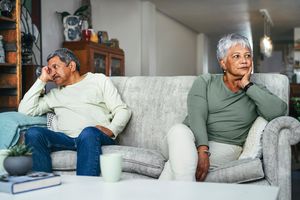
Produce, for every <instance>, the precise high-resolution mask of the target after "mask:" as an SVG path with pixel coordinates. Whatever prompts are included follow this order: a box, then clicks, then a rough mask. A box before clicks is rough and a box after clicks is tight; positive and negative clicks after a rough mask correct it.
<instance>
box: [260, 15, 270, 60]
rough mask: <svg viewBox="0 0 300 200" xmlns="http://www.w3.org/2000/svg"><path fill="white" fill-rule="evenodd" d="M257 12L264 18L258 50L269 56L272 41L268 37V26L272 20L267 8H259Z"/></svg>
mask: <svg viewBox="0 0 300 200" xmlns="http://www.w3.org/2000/svg"><path fill="white" fill-rule="evenodd" d="M259 12H260V13H261V15H262V16H263V19H264V36H263V37H262V38H261V39H260V52H261V53H262V54H263V55H265V56H266V57H271V56H272V51H273V43H272V40H271V37H270V27H271V26H273V21H272V19H271V17H270V15H269V12H268V10H267V9H260V10H259Z"/></svg>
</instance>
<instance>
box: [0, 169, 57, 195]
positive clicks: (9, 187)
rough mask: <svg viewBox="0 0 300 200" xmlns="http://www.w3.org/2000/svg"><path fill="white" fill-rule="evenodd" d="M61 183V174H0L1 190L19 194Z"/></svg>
mask: <svg viewBox="0 0 300 200" xmlns="http://www.w3.org/2000/svg"><path fill="white" fill-rule="evenodd" d="M60 184H61V177H60V175H56V174H53V173H46V172H33V173H30V174H27V175H25V176H9V175H2V176H0V192H6V193H11V194H17V193H21V192H28V191H32V190H37V189H42V188H47V187H52V186H56V185H60Z"/></svg>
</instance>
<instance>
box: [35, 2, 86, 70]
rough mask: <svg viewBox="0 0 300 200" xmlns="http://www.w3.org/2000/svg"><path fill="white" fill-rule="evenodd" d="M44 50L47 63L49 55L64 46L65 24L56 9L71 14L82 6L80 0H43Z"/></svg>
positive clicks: (44, 58) (44, 61)
mask: <svg viewBox="0 0 300 200" xmlns="http://www.w3.org/2000/svg"><path fill="white" fill-rule="evenodd" d="M41 4H42V5H41V7H42V12H41V13H42V19H41V22H42V23H41V24H42V48H43V49H42V51H43V60H42V62H43V64H44V65H45V64H46V63H47V61H46V59H47V56H48V55H49V54H50V53H51V52H52V51H54V50H56V49H58V48H60V47H62V42H63V41H64V37H63V24H62V22H61V18H60V16H59V15H58V14H56V11H58V12H62V11H67V12H69V13H71V14H73V13H74V11H75V10H76V9H77V8H79V7H80V0H63V1H62V0H51V1H50V0H42V1H41Z"/></svg>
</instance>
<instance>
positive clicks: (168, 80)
mask: <svg viewBox="0 0 300 200" xmlns="http://www.w3.org/2000/svg"><path fill="white" fill-rule="evenodd" d="M196 78H197V77H196V76H169V77H159V76H157V77H149V76H136V77H112V81H113V82H114V84H115V86H116V87H117V88H118V90H119V92H120V94H121V96H122V99H123V101H124V102H126V104H127V105H128V106H129V108H130V109H131V110H132V117H131V120H130V122H129V124H128V125H127V127H126V129H125V130H124V132H123V133H121V134H120V135H119V136H118V142H119V143H120V144H122V145H128V146H136V147H144V148H149V149H157V150H159V148H160V145H161V142H162V140H163V138H164V135H165V134H166V133H167V132H168V130H169V129H170V128H171V126H173V125H174V124H176V123H181V122H182V121H183V120H184V118H185V117H186V115H187V106H186V100H187V94H188V92H189V90H190V88H191V86H192V84H193V82H194V80H195V79H196ZM252 80H253V81H254V82H257V83H260V84H263V85H266V87H267V88H268V89H269V90H270V91H271V92H273V93H274V94H276V95H277V96H279V97H280V98H281V99H283V100H284V101H285V102H288V97H289V82H288V79H287V77H286V76H284V75H280V74H254V75H253V76H252Z"/></svg>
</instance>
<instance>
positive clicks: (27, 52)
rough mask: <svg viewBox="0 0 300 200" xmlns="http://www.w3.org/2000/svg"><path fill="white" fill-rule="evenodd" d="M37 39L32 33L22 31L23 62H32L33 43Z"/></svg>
mask: <svg viewBox="0 0 300 200" xmlns="http://www.w3.org/2000/svg"><path fill="white" fill-rule="evenodd" d="M34 41H35V36H34V35H31V34H30V33H22V35H21V44H22V52H21V53H22V63H23V64H31V63H32V56H33V50H32V47H33V43H34Z"/></svg>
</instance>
